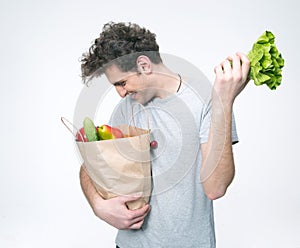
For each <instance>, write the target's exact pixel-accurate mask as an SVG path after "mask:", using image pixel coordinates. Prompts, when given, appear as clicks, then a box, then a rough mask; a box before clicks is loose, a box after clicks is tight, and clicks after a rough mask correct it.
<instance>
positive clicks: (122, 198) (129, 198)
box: [119, 192, 143, 203]
mask: <svg viewBox="0 0 300 248" xmlns="http://www.w3.org/2000/svg"><path fill="white" fill-rule="evenodd" d="M142 196H143V192H138V193H134V194H131V195H122V196H119V200H120V201H121V202H122V203H126V202H130V201H135V200H138V199H140V198H141V197H142Z"/></svg>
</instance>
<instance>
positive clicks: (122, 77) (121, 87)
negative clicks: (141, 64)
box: [105, 64, 153, 104]
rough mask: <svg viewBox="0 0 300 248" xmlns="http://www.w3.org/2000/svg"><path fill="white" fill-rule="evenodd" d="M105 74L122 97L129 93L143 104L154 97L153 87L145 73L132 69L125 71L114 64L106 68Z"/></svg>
mask: <svg viewBox="0 0 300 248" xmlns="http://www.w3.org/2000/svg"><path fill="white" fill-rule="evenodd" d="M105 75H106V77H107V79H108V81H109V82H110V83H111V84H112V85H114V86H115V88H116V90H117V92H118V94H119V95H120V96H121V97H122V98H124V97H125V96H127V95H129V96H130V97H131V98H132V99H134V100H136V101H137V102H139V103H141V104H145V103H147V102H148V101H150V100H151V99H152V98H153V89H151V88H150V87H149V86H148V84H149V83H147V79H146V76H145V75H143V74H140V73H138V72H132V71H130V72H123V71H121V70H120V69H119V67H118V66H116V65H114V64H113V65H111V66H109V67H108V68H106V70H105Z"/></svg>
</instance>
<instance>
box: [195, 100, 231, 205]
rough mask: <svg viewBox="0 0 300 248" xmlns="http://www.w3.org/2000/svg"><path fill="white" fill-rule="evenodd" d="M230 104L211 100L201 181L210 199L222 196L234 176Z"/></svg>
mask: <svg viewBox="0 0 300 248" xmlns="http://www.w3.org/2000/svg"><path fill="white" fill-rule="evenodd" d="M231 133H232V104H228V105H227V106H224V105H223V104H221V103H218V102H217V101H216V102H213V104H212V118H211V124H210V130H209V138H208V142H207V144H206V145H205V146H203V149H205V152H203V153H202V154H203V155H204V157H203V164H202V167H201V174H200V178H201V182H202V183H203V187H204V191H205V193H206V195H207V196H208V197H209V198H210V199H217V198H219V197H222V196H223V195H224V194H225V192H226V189H227V187H228V186H229V185H230V183H231V182H232V180H233V177H234V161H233V153H232V134H231Z"/></svg>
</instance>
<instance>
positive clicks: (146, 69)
mask: <svg viewBox="0 0 300 248" xmlns="http://www.w3.org/2000/svg"><path fill="white" fill-rule="evenodd" d="M136 64H137V69H138V71H139V72H140V73H143V74H150V73H151V72H152V62H151V60H150V59H149V58H148V57H147V56H145V55H141V56H139V57H138V58H137V59H136Z"/></svg>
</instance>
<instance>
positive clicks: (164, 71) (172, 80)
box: [152, 65, 182, 98]
mask: <svg viewBox="0 0 300 248" xmlns="http://www.w3.org/2000/svg"><path fill="white" fill-rule="evenodd" d="M152 84H153V86H152V87H153V88H154V89H155V95H156V97H159V98H166V97H168V96H170V95H173V94H176V92H178V91H179V89H180V87H181V84H182V80H181V77H180V76H179V75H178V74H177V73H174V72H172V71H171V70H170V69H168V68H167V67H166V66H164V65H162V66H160V68H156V70H153V81H152Z"/></svg>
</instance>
